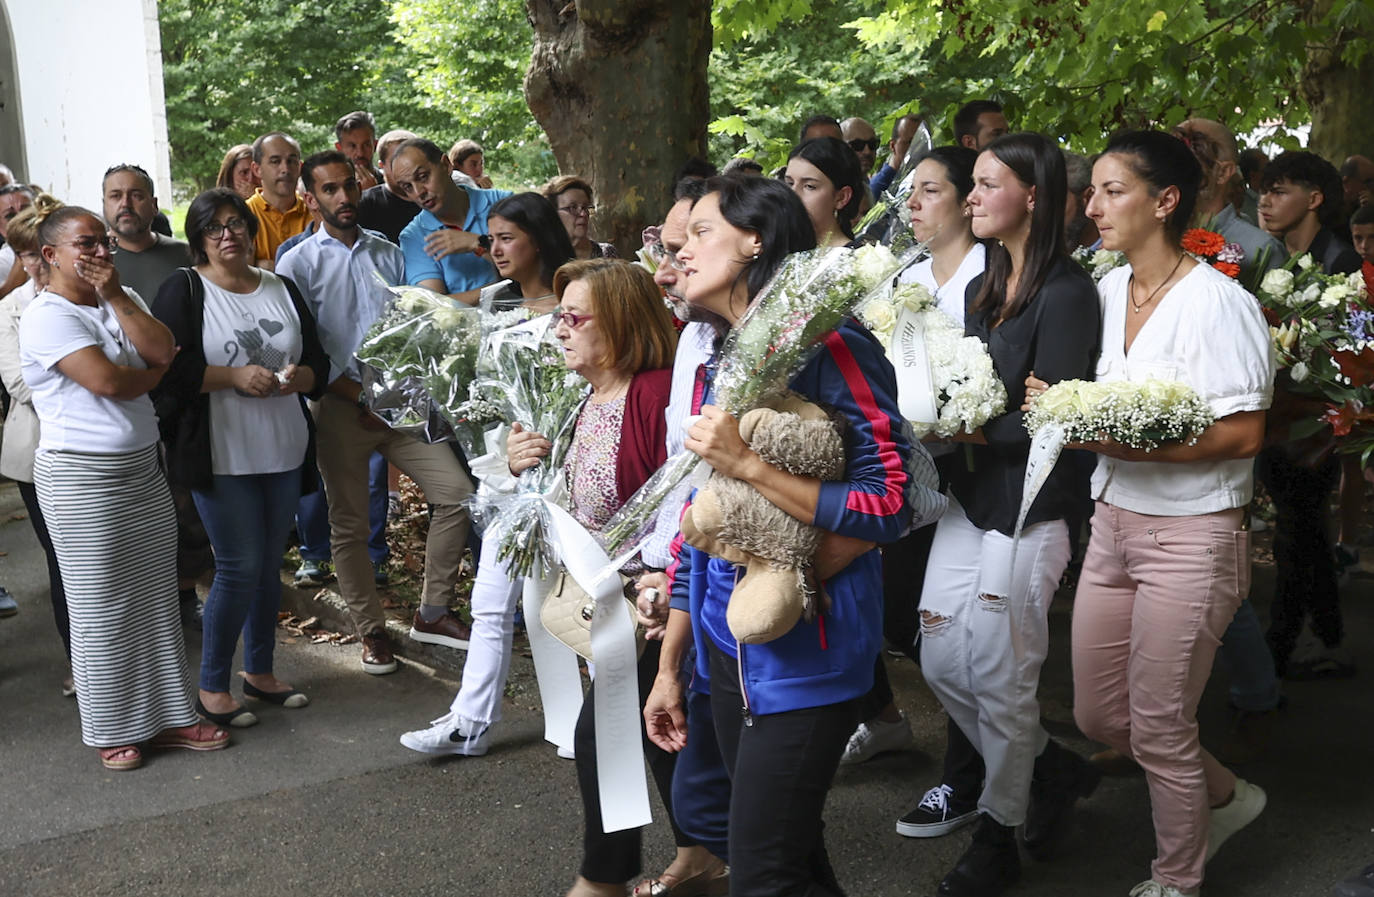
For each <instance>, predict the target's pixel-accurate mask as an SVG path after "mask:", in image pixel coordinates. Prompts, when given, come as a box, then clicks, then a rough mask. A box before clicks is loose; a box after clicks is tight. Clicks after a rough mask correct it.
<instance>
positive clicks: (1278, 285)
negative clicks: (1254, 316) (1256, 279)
mask: <svg viewBox="0 0 1374 897" xmlns="http://www.w3.org/2000/svg"><path fill="white" fill-rule="evenodd" d="M1292 290H1293V272H1292V271H1286V270H1284V269H1283V268H1274V269H1273V270H1271V271H1269V272H1268V273H1267V274H1265V275H1264V280H1262V281H1260V291H1261V292H1265V293H1268V294H1269V295H1270V296H1273V297H1274V298H1275V299H1282V298H1283V297H1285V296H1287V295H1288V294H1289V293H1290V292H1292Z"/></svg>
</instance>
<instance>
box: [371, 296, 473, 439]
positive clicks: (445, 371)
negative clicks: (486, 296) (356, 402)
mask: <svg viewBox="0 0 1374 897" xmlns="http://www.w3.org/2000/svg"><path fill="white" fill-rule="evenodd" d="M386 289H387V290H388V291H389V292H390V293H391V294H392V295H393V296H394V297H395V298H394V299H393V300H392V301H391V302H390V303H388V304H387V306H386V308H385V310H383V312H382V314H381V316H380V317H379V318H378V319H377V320H376V321H375V322H374V323H373V324H372V326H371V327H370V328H368V331H367V334H366V335H365V336H364V337H363V342H362V345H361V346H360V347H359V348H358V352H357V358H358V361H359V362H360V363H361V365H360V368H361V371H360V372H361V382H362V386H363V391H362V398H363V400H364V401H365V402H366V403H367V406H368V409H369V410H370V411H372V413H373V414H375V415H377V416H378V417H379V418H381V419H382V420H383V421H385V422H386V423H387V424H388V425H389V426H391V427H392V429H396V430H400V431H402V432H404V433H408V434H409V435H412V436H415V437H417V438H420V439H423V440H425V441H426V442H442V441H444V440H448V439H452V438H453V436H454V430H453V426H452V424H453V415H452V410H453V408H454V407H456V406H457V405H458V404H459V403H460V402H461V401H462V400H463V398H465V397H466V396H467V385H468V383H469V382H471V381H472V379H473V377H474V375H475V373H476V370H477V356H478V353H479V349H480V347H481V343H482V332H483V326H482V313H481V312H479V311H478V310H477V309H475V308H461V307H458V306H456V305H455V304H454V303H453V300H452V299H449V298H448V297H447V296H444V295H441V294H439V293H435V292H433V291H431V290H426V289H424V288H422V287H408V286H390V285H386Z"/></svg>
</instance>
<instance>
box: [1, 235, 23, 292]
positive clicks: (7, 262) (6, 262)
mask: <svg viewBox="0 0 1374 897" xmlns="http://www.w3.org/2000/svg"><path fill="white" fill-rule="evenodd" d="M18 260H19V256H17V255H15V254H14V247H13V246H11V245H10V244H8V243H6V244H5V245H4V246H0V283H4V282H5V279H6V278H7V277H9V276H10V272H11V271H12V270H14V263H15V262H17V261H18Z"/></svg>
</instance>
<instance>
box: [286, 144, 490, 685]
mask: <svg viewBox="0 0 1374 897" xmlns="http://www.w3.org/2000/svg"><path fill="white" fill-rule="evenodd" d="M301 177H302V178H303V180H304V182H305V189H306V194H305V196H306V199H305V201H306V203H307V204H308V205H309V207H310V210H311V211H312V212H314V213H316V214H318V215H319V217H320V228H319V230H318V231H316V232H315V234H314V235H312V236H311V237H309V238H307V239H305V240H303V241H301V243H300V244H299V245H297V246H295V247H294V248H292V249H290V250H289V251H287V253H286V254H285V255H283V256H282V260H281V267H280V269H279V273H280V274H281V275H283V276H285V277H289V278H291V279H292V280H293V281H295V283H296V285H297V286H298V287H300V290H301V294H302V295H303V296H304V297H305V301H306V303H307V304H309V306H310V309H311V311H313V312H314V314H315V320H316V323H317V325H318V327H319V334H320V342H322V343H323V344H324V348H325V351H326V352H328V353H329V359H330V374H329V376H330V383H329V389H328V391H327V392H326V393H325V394H324V396H323V398H321V399H320V400H319V401H318V402H313V403H311V404H312V407H311V411H312V413H313V414H314V417H315V425H316V427H317V428H318V431H319V439H318V445H319V450H318V451H319V457H318V462H319V467H320V474H321V476H322V477H323V479H324V486H325V491H326V493H327V494H328V496H329V529H330V543H331V547H332V549H333V554H334V571H335V574H336V575H337V576H338V579H339V591H340V593H341V594H342V595H343V598H344V601H346V602H347V603H348V608H349V612H350V614H351V615H352V617H353V622H354V625H355V626H356V627H357V630H358V634H359V636H361V637H362V642H363V655H362V664H363V670H364V671H365V672H367V673H371V674H372V675H382V674H384V673H390V672H392V671H393V670H395V669H396V660H395V657H394V656H393V655H392V652H391V644H390V641H389V640H388V638H387V635H386V628H385V624H386V617H385V615H384V614H383V612H382V602H381V598H380V597H379V596H378V594H377V585H376V582H375V581H374V579H373V569H372V561H371V559H370V558H369V556H368V552H367V537H368V459H369V457H370V456H371V455H372V453H373V452H374V451H376V452H380V453H381V454H382V456H383V457H385V458H386V459H387V460H388V461H390V462H391V463H392V464H394V465H395V466H397V467H399V468H400V469H401V471H402V472H404V473H405V474H407V475H408V476H409V477H410V478H411V479H413V480H415V482H416V483H418V484H419V485H420V488H421V489H422V490H424V493H425V498H426V499H427V500H428V501H429V502H430V503H431V504H432V505H433V506H434V514H433V517H432V518H431V520H430V525H429V535H428V538H427V540H426V542H425V584H424V591H423V594H422V595H421V598H420V602H421V606H420V609H419V610H418V611H416V613H415V618H414V620H413V621H412V625H411V638H414V639H416V640H417V641H422V642H426V643H429V644H438V645H447V646H449V647H452V648H466V647H467V646H468V635H469V630H468V627H467V626H466V625H464V624H463V623H462V622H461V621H460V620H459V619H458V618H457V617H456V616H455V615H454V614H453V613H452V612H451V611H450V610H449V609H448V599H449V596H450V595H451V594H452V592H453V586H454V583H455V582H456V581H457V579H458V568H459V564H460V563H461V561H462V557H463V548H464V546H465V545H466V543H467V537H468V529H469V526H470V521H469V518H468V511H467V506H466V500H467V498H468V497H469V496H470V495H471V494H472V481H471V480H469V479H468V477H467V474H465V473H464V472H463V468H462V467H461V466H460V465H459V463H458V459H457V458H456V457H455V456H454V454H453V452H452V451H451V450H450V449H449V448H448V447H447V446H445V445H443V444H433V445H430V444H427V443H424V442H421V441H419V440H418V439H413V438H411V437H409V436H406V435H403V434H401V433H398V432H396V431H394V430H392V429H391V428H389V427H387V426H386V424H384V423H382V421H381V420H380V419H379V418H377V417H376V416H375V415H373V414H372V413H371V412H369V411H367V410H366V409H365V408H363V407H361V406H360V404H359V397H360V395H361V391H362V386H361V384H360V382H359V372H358V369H357V363H356V361H355V360H354V357H353V356H354V353H355V352H357V350H358V347H359V345H360V344H361V343H362V340H363V335H364V334H366V333H367V330H368V328H369V327H371V326H372V323H373V322H374V321H375V320H376V319H377V317H378V316H379V315H380V314H381V313H382V309H383V308H384V307H385V305H386V302H387V299H388V293H387V292H386V290H385V289H383V288H382V286H381V284H379V283H378V282H377V275H378V274H380V275H381V277H382V279H383V280H385V281H386V282H387V283H404V282H405V258H404V256H403V255H402V253H401V250H400V249H398V248H397V247H396V246H395V245H394V244H392V243H390V242H388V241H387V240H385V239H383V238H382V237H379V236H377V235H376V234H373V233H370V232H368V231H366V230H364V229H363V228H361V227H359V226H358V203H359V201H360V200H361V198H362V191H361V190H360V189H359V188H358V178H357V174H356V172H355V171H354V169H353V164H352V162H351V161H350V160H349V158H348V157H347V156H345V155H344V154H343V153H340V152H337V151H334V150H330V151H327V152H323V153H316V154H315V155H313V156H311V157H310V158H308V159H306V160H305V163H304V164H303V165H302V166H301ZM449 183H450V184H451V183H452V182H451V181H450V182H449Z"/></svg>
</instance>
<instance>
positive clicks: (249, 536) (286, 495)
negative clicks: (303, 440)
mask: <svg viewBox="0 0 1374 897" xmlns="http://www.w3.org/2000/svg"><path fill="white" fill-rule="evenodd" d="M300 491H301V471H300V468H299V467H297V468H296V469H294V470H288V471H285V472H283V473H265V474H255V475H251V476H220V475H218V474H216V475H215V478H214V485H213V487H212V488H211V489H210V490H209V491H205V492H202V491H200V490H194V491H193V492H192V493H191V494H192V496H193V497H194V498H195V501H196V510H197V511H199V512H200V519H201V521H202V522H203V523H204V524H205V531H206V532H207V533H209V534H210V544H211V545H212V546H213V547H214V550H215V579H214V582H212V583H211V584H210V595H209V597H207V598H206V599H205V630H204V653H203V655H202V657H201V661H200V687H201V688H203V689H204V690H205V691H228V690H229V667H230V665H231V664H232V663H233V661H234V648H235V647H236V646H237V645H238V640H239V632H240V631H242V633H243V668H244V670H245V671H246V672H249V673H263V674H265V673H271V672H272V649H273V647H274V644H275V637H276V629H277V609H278V608H279V607H280V606H281V553H282V550H283V549H284V548H285V547H286V537H287V535H288V534H289V533H290V532H291V516H292V512H293V511H294V510H295V508H296V502H297V499H298V498H299V497H300Z"/></svg>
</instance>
